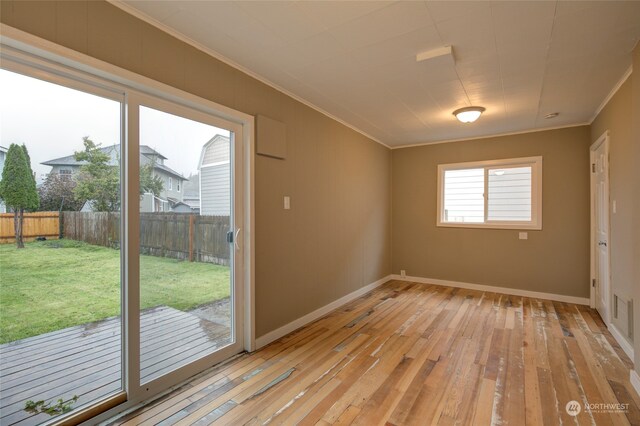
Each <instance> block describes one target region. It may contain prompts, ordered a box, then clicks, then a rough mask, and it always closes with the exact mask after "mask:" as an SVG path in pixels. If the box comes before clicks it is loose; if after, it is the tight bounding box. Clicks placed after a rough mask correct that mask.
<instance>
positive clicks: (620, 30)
mask: <svg viewBox="0 0 640 426" xmlns="http://www.w3.org/2000/svg"><path fill="white" fill-rule="evenodd" d="M121 7H124V8H125V10H129V11H130V12H132V11H135V12H136V14H138V15H140V14H143V15H146V17H148V18H151V20H155V21H157V22H158V23H160V24H162V26H163V27H164V28H165V29H166V28H169V29H171V30H172V31H173V32H175V33H179V34H180V35H182V36H183V37H187V38H188V39H190V40H192V41H193V42H195V43H196V44H199V45H200V46H201V47H204V48H206V49H209V50H212V51H214V52H217V54H218V55H219V56H222V57H224V58H227V59H228V60H230V62H232V63H235V64H238V65H240V66H241V67H242V68H244V69H245V70H248V71H250V72H251V73H252V74H254V75H257V76H259V77H261V78H262V79H263V80H265V81H267V82H270V83H271V84H272V85H274V86H276V87H278V88H281V89H283V90H284V91H286V92H288V93H291V94H293V95H295V96H296V97H298V98H301V99H303V100H305V101H307V102H308V103H310V104H312V105H314V106H315V107H317V108H319V109H321V110H323V111H326V112H328V113H329V114H331V115H333V116H334V117H337V118H338V119H340V120H341V121H343V122H345V123H348V124H349V125H351V126H353V127H355V128H356V129H358V130H360V131H362V132H363V133H366V134H368V135H370V136H372V137H374V138H375V139H377V140H378V141H380V142H382V143H384V144H387V145H389V146H392V147H396V146H401V145H410V144H417V143H424V142H435V141H442V140H453V139H461V138H469V137H479V136H487V135H494V134H501V133H509V132H519V131H526V130H532V129H540V128H546V127H559V126H566V125H572V124H580V123H588V122H590V121H591V119H592V118H593V115H594V113H595V112H596V111H597V110H598V108H599V106H600V105H601V104H602V102H603V100H604V99H605V98H606V97H607V95H608V94H609V93H610V91H611V90H612V88H614V87H615V86H616V84H617V83H618V82H619V81H620V79H621V78H622V77H623V75H624V74H625V72H627V71H628V70H629V67H630V66H631V54H630V53H631V51H632V49H633V47H634V46H635V44H636V42H637V41H638V39H640V1H621V2H617V1H605V2H591V1H557V2H556V1H509V2H499V1H495V2H494V1H469V2H464V1H463V2H452V1H447V2H445V1H442V2H431V1H428V2H418V1H395V2H392V1H386V2H385V1H335V2H331V1H291V2H282V1H236V2H226V1H138V0H127V1H126V2H125V4H124V5H121ZM132 9H133V10H132ZM446 45H451V46H453V53H454V57H455V63H454V61H452V60H451V59H447V58H438V59H434V60H429V61H425V62H416V54H418V53H420V52H424V51H427V50H430V49H434V48H438V47H442V46H446ZM468 105H480V106H484V107H485V108H486V109H487V110H486V112H485V113H484V114H483V115H482V117H481V118H480V119H479V120H478V121H477V122H476V123H473V124H462V123H459V122H457V120H456V119H455V118H454V117H453V116H452V114H451V112H452V111H453V110H455V109H457V108H460V107H464V106H468ZM551 112H559V113H560V115H559V116H558V117H557V118H554V119H544V116H545V115H546V114H548V113H551Z"/></svg>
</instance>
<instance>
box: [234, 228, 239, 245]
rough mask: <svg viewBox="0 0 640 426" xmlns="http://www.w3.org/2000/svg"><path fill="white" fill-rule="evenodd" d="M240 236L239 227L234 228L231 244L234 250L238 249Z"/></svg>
mask: <svg viewBox="0 0 640 426" xmlns="http://www.w3.org/2000/svg"><path fill="white" fill-rule="evenodd" d="M239 236H240V228H238V229H236V235H235V236H234V237H233V244H234V245H235V247H236V250H240V244H238V237H239Z"/></svg>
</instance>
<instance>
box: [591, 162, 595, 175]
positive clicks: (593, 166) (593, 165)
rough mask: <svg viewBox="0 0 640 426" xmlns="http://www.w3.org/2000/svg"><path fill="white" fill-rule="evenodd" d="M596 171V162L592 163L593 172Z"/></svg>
mask: <svg viewBox="0 0 640 426" xmlns="http://www.w3.org/2000/svg"><path fill="white" fill-rule="evenodd" d="M595 172H596V163H591V173H595Z"/></svg>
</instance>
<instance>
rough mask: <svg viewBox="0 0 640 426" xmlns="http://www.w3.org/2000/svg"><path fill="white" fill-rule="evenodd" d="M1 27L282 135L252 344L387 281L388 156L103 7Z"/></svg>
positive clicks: (6, 8) (262, 231)
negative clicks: (283, 153) (284, 145)
mask: <svg viewBox="0 0 640 426" xmlns="http://www.w3.org/2000/svg"><path fill="white" fill-rule="evenodd" d="M0 20H1V21H2V22H3V23H5V24H7V25H10V26H13V27H16V28H18V29H21V30H23V31H26V32H29V33H32V34H34V35H36V36H39V37H42V38H44V39H47V40H50V41H53V42H55V43H58V44H60V45H62V46H66V47H69V48H71V49H74V50H77V51H79V52H82V53H84V54H87V55H90V56H93V57H95V58H98V59H101V60H103V61H106V62H109V63H111V64H114V65H117V66H119V67H122V68H125V69H127V70H130V71H133V72H136V73H138V74H141V75H144V76H146V77H149V78H152V79H154V80H157V81H160V82H162V83H166V84H168V85H171V86H173V87H176V88H178V89H182V90H185V91H187V92H190V93H193V94H195V95H198V96H201V97H203V98H205V99H209V100H212V101H215V102H218V103H220V104H223V105H226V106H228V107H231V108H234V109H236V110H239V111H242V112H245V113H248V114H251V115H256V114H262V115H265V116H267V117H271V118H273V119H276V120H278V121H282V122H284V123H285V124H286V126H287V140H288V155H287V159H286V160H284V161H283V160H275V159H271V158H267V157H262V156H257V157H256V176H255V182H256V187H255V193H256V336H261V335H264V334H265V333H267V332H269V331H271V330H274V329H276V328H278V327H280V326H282V325H284V324H286V323H288V322H290V321H293V320H295V319H297V318H299V317H301V316H303V315H305V314H307V313H309V312H311V311H313V310H315V309H317V308H319V307H321V306H324V305H326V304H327V303H330V302H332V301H334V300H335V299H337V298H339V297H341V296H344V295H345V294H347V293H350V292H352V291H354V290H357V289H358V288H360V287H362V286H364V285H366V284H369V283H371V282H373V281H376V280H377V279H380V278H382V277H384V276H386V275H388V274H389V273H390V272H391V255H390V242H391V222H390V218H391V212H390V206H391V202H390V199H391V194H390V176H391V163H390V160H391V154H390V151H389V150H388V149H387V148H385V147H383V146H381V145H379V144H377V143H375V142H374V141H371V140H370V139H368V138H366V137H364V136H362V135H360V134H359V133H357V132H354V131H353V130H351V129H349V128H347V127H345V126H343V125H341V124H339V123H337V122H336V121H334V120H331V119H329V118H327V117H326V116H324V115H322V114H320V113H318V112H316V111H315V110H312V109H310V108H309V107H306V106H304V105H303V104H301V103H299V102H297V101H295V100H294V99H292V98H290V97H288V96H286V95H284V94H282V93H280V92H278V91H276V90H274V89H272V88H270V87H268V86H266V85H265V84H262V83H260V82H259V81H257V80H255V79H253V78H251V77H249V76H247V75H246V74H244V73H242V72H240V71H238V70H236V69H234V68H232V67H229V66H227V65H225V64H224V63H222V62H220V61H218V60H216V59H214V58H212V57H210V56H208V55H206V54H204V53H202V52H201V51H199V50H197V49H195V48H193V47H191V46H189V45H187V44H185V43H182V42H180V41H178V40H177V39H175V38H173V37H171V36H169V35H167V34H166V33H163V32H161V31H160V30H158V29H156V28H154V27H153V26H150V25H148V24H146V23H144V22H142V21H140V20H138V19H136V18H134V17H132V16H130V15H128V14H126V13H124V12H123V11H121V10H120V9H118V8H116V7H114V6H112V5H110V4H108V3H106V2H93V1H89V2H13V1H2V3H1V10H0ZM284 195H289V196H291V206H292V207H291V210H288V211H285V210H283V209H282V197H283V196H284Z"/></svg>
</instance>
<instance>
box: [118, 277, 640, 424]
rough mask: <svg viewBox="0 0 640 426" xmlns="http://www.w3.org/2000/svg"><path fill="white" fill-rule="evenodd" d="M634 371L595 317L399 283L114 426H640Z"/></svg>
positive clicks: (562, 306)
mask: <svg viewBox="0 0 640 426" xmlns="http://www.w3.org/2000/svg"><path fill="white" fill-rule="evenodd" d="M630 367H631V361H630V360H629V358H628V357H627V356H626V355H625V354H624V353H623V351H622V350H621V348H620V347H619V346H618V345H617V343H616V342H615V341H614V339H613V338H612V336H611V335H610V334H609V332H608V331H607V329H606V327H605V326H604V324H603V323H602V321H601V319H600V317H599V316H598V314H597V313H596V312H595V311H593V310H591V309H589V308H587V307H584V306H578V305H572V304H568V303H558V302H551V301H547V300H539V299H530V298H523V297H516V296H506V295H501V294H494V293H483V292H479V291H471V290H461V289H454V288H447V287H440V286H432V285H425V284H412V283H406V282H398V281H392V282H389V283H387V284H385V285H383V286H381V287H379V288H378V289H376V290H375V291H373V292H372V293H369V294H367V295H365V296H364V297H362V298H360V299H357V300H355V301H354V302H352V303H350V304H348V305H345V306H343V307H342V308H340V309H338V310H336V311H334V312H333V313H331V314H330V315H328V316H326V317H324V318H322V319H320V320H318V321H316V322H314V323H312V324H310V325H308V326H307V327H304V328H302V329H300V330H298V331H296V332H294V333H292V334H290V335H288V336H286V337H284V338H282V339H280V340H278V341H276V342H274V343H272V344H271V345H269V346H267V347H265V348H263V349H261V350H259V351H257V352H255V353H252V354H247V355H244V356H241V357H240V358H238V359H236V360H234V361H233V362H232V363H230V364H228V365H225V366H222V367H220V368H218V369H217V370H214V371H212V372H211V373H209V374H207V375H206V376H205V377H200V378H198V379H196V380H194V381H193V382H191V383H189V384H188V385H186V386H185V387H183V388H181V389H178V390H176V391H174V392H173V393H172V394H170V395H168V396H166V397H164V398H162V399H161V400H159V401H157V402H155V403H153V404H150V405H148V406H146V407H144V408H142V409H140V410H138V411H136V412H134V413H132V414H130V415H128V416H126V417H124V418H122V419H120V420H119V421H118V422H116V423H115V424H127V425H134V424H145V425H146V424H149V425H151V424H185V425H186V424H224V425H243V424H252V425H253V424H264V423H268V422H269V423H274V424H304V425H314V424H320V425H327V424H341V425H343V424H344V425H346V424H354V425H375V424H386V425H404V424H419V425H426V424H439V425H440V424H442V425H448V424H461V425H469V424H477V425H485V424H486V425H488V424H497V425H507V424H508V425H524V424H527V425H543V424H551V425H555V424H561V423H562V424H589V425H593V424H597V425H609V424H610V425H624V424H640V410H639V409H638V407H639V404H640V400H639V398H638V397H637V395H636V394H635V393H634V391H633V388H632V387H631V384H630V383H629V369H630ZM572 400H575V401H578V402H579V403H580V405H582V406H583V409H582V411H581V412H580V413H579V414H578V416H577V418H573V417H570V416H569V415H568V414H567V412H566V410H565V407H566V405H567V403H568V402H569V401H572ZM585 402H587V403H589V404H615V403H618V402H619V403H622V404H628V406H621V407H619V408H622V410H617V411H614V412H603V410H602V409H598V410H596V409H595V408H598V407H596V406H594V407H593V408H594V410H592V411H591V412H589V411H587V410H585V409H584V403H585ZM627 407H628V408H627ZM609 411H611V410H609ZM576 420H577V422H576Z"/></svg>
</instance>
